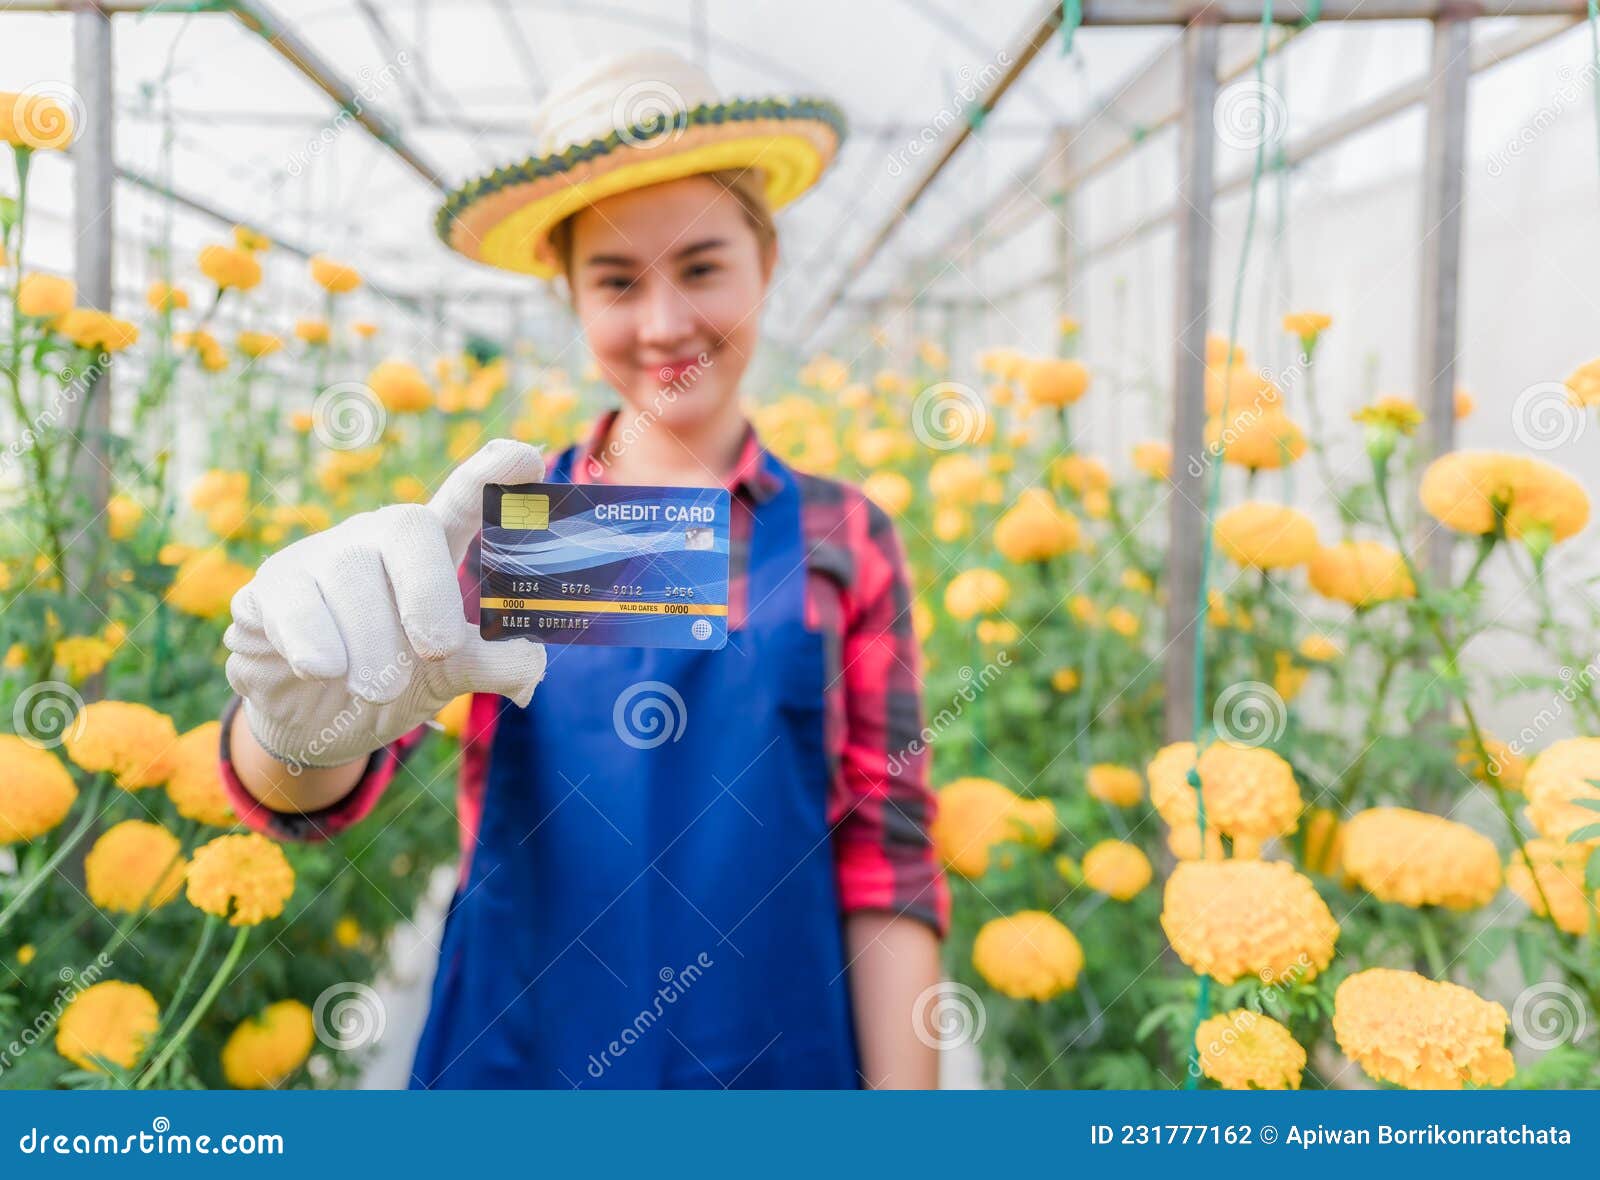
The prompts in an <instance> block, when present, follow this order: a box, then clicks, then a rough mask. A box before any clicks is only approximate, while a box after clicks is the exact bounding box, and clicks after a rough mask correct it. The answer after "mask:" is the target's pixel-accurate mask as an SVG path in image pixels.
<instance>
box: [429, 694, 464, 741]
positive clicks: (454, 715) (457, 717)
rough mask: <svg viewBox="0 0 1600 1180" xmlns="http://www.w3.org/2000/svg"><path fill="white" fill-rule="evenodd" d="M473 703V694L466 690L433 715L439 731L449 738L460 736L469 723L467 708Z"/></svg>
mask: <svg viewBox="0 0 1600 1180" xmlns="http://www.w3.org/2000/svg"><path fill="white" fill-rule="evenodd" d="M471 704H472V694H471V693H470V692H464V693H462V694H461V695H460V696H458V697H456V698H455V699H454V700H452V701H451V702H450V703H449V704H447V705H446V706H445V707H444V708H442V709H440V710H439V711H438V712H437V713H435V714H434V715H433V719H434V720H435V721H437V722H438V723H439V731H440V732H441V733H443V734H444V736H445V737H448V738H459V737H460V736H461V731H462V729H463V728H464V727H465V726H466V724H467V709H468V707H469V706H470V705H471Z"/></svg>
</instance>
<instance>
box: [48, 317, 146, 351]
mask: <svg viewBox="0 0 1600 1180" xmlns="http://www.w3.org/2000/svg"><path fill="white" fill-rule="evenodd" d="M55 331H56V332H57V333H59V334H60V335H62V336H65V337H66V338H67V339H68V340H70V341H72V342H73V343H74V344H76V345H77V346H78V347H79V348H87V349H91V350H93V351H97V352H122V351H123V350H125V349H128V348H132V347H133V346H134V345H135V344H137V343H138V341H139V328H138V326H137V325H135V324H131V323H129V322H128V321H127V320H119V319H117V317H116V316H113V315H107V314H106V313H105V312H103V311H100V310H99V309H98V308H93V307H74V308H73V309H72V310H71V311H69V312H67V314H66V315H64V316H62V317H61V318H60V319H58V320H56V322H55Z"/></svg>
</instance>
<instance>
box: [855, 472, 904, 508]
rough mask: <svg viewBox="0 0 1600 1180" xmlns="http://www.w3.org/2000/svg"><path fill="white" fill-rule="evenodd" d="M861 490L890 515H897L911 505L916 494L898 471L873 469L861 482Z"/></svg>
mask: <svg viewBox="0 0 1600 1180" xmlns="http://www.w3.org/2000/svg"><path fill="white" fill-rule="evenodd" d="M861 491H862V493H863V494H865V495H866V497H867V499H869V500H871V501H872V502H873V503H874V504H876V505H877V506H878V507H879V508H882V509H883V510H884V511H885V512H887V513H888V514H889V515H890V516H899V515H900V514H901V513H902V512H904V511H905V510H906V509H907V508H909V507H911V500H912V497H913V496H914V495H915V494H916V493H915V492H914V491H913V490H912V488H911V481H910V480H909V479H907V478H906V477H905V476H903V475H901V474H900V473H899V472H898V471H874V472H873V473H872V474H871V475H869V476H867V478H866V479H865V480H863V481H862V483H861Z"/></svg>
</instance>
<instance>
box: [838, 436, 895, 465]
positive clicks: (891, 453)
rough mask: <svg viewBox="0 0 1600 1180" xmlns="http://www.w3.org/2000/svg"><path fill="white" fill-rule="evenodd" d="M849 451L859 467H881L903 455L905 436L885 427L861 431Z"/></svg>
mask: <svg viewBox="0 0 1600 1180" xmlns="http://www.w3.org/2000/svg"><path fill="white" fill-rule="evenodd" d="M850 449H851V451H852V452H853V453H854V455H855V457H856V462H857V463H860V464H861V466H863V467H882V466H883V465H884V464H885V463H892V462H894V461H895V460H896V459H898V458H900V457H902V456H903V455H904V454H905V451H906V446H905V436H904V435H902V434H901V433H900V432H899V431H898V430H890V429H888V428H886V427H879V428H878V429H877V430H863V431H862V432H861V433H860V434H858V435H857V436H856V439H855V444H854V445H853V446H852V447H851V448H850Z"/></svg>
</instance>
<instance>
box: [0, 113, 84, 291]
mask: <svg viewBox="0 0 1600 1180" xmlns="http://www.w3.org/2000/svg"><path fill="white" fill-rule="evenodd" d="M4 105H5V95H4V94H0V109H3V108H4ZM77 298H78V288H77V285H76V284H75V283H73V281H72V280H71V279H64V278H61V277H59V276H57V275H47V274H40V273H38V272H37V271H35V272H30V273H29V274H25V275H23V276H22V281H21V282H20V283H18V284H17V310H18V311H20V312H21V313H22V314H23V315H25V316H33V317H35V318H37V319H54V318H55V317H56V316H58V315H66V314H67V312H69V311H71V310H72V305H73V304H74V303H75V302H76V301H77Z"/></svg>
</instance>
